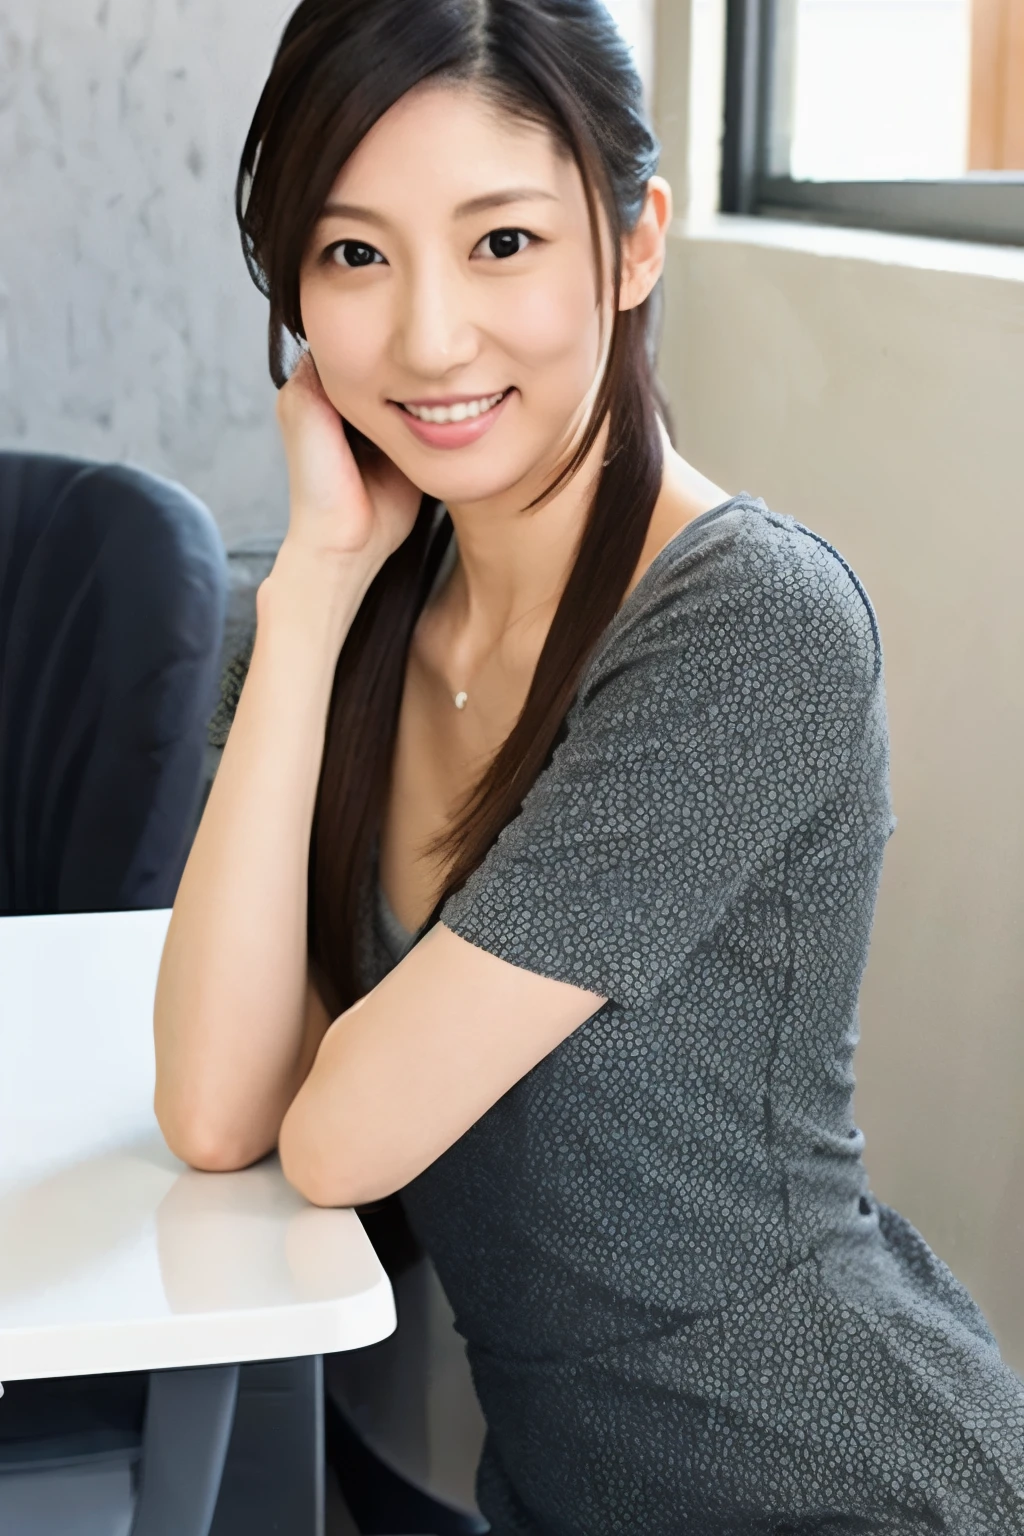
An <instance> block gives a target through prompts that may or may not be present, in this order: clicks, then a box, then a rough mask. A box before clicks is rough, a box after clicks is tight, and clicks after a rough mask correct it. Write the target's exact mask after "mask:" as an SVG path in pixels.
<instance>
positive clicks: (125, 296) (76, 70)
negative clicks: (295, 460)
mask: <svg viewBox="0 0 1024 1536" xmlns="http://www.w3.org/2000/svg"><path fill="white" fill-rule="evenodd" d="M291 8H292V7H291V4H290V3H289V0H0V446H3V447H29V448H37V449H42V450H48V451H53V452H62V453H81V454H84V455H87V456H90V457H99V458H111V459H130V460H132V461H134V462H136V463H138V464H142V465H144V466H146V467H147V468H150V469H154V470H156V471H158V472H160V473H163V474H168V475H171V476H172V477H174V478H177V479H180V480H182V481H183V482H184V483H185V484H186V485H188V486H189V487H190V489H192V490H194V491H195V492H196V493H197V494H198V495H199V496H201V497H202V498H203V499H204V500H205V501H206V502H207V503H208V504H209V506H210V508H211V510H212V511H213V513H214V515H215V516H216V518H217V520H218V522H219V523H220V526H221V529H222V531H223V532H224V534H225V537H226V538H227V539H228V540H229V541H230V540H231V539H233V538H235V537H237V536H239V535H242V534H247V533H256V532H261V531H266V530H270V529H273V528H276V527H281V526H283V524H284V521H285V519H286V517H287V502H286V496H285V477H284V470H283V461H282V457H281V454H280V450H279V447H278V440H277V431H276V426H275V423H274V419H273V398H274V391H273V387H272V385H271V384H270V381H269V378H268V376H267V371H266V362H265V337H266V320H265V317H266V305H265V302H264V300H263V299H262V298H261V297H260V295H259V294H258V293H257V292H256V290H255V289H254V288H253V287H252V285H251V283H250V281H249V278H248V275H247V273H246V271H245V267H244V264H243V261H242V255H241V249H240V246H239V243H238V236H237V234H236V230H235V223H234V216H233V213H232V206H231V204H232V191H233V184H234V176H235V170H236V166H237V160H238V155H239V152H240V150H241V145H242V141H243V138H244V136H245V131H246V129H247V127H248V123H249V119H250V116H251V113H252V110H253V107H254V106H255V103H256V99H257V96H258V94H259V90H260V87H261V84H262V80H263V78H264V76H265V73H266V70H267V68H268V66H269V63H270V60H271V57H272V54H273V50H274V47H275V45H276V42H277V38H278V36H279V34H280V31H281V28H282V26H283V24H284V20H285V19H286V17H287V15H288V13H289V11H290V10H291Z"/></svg>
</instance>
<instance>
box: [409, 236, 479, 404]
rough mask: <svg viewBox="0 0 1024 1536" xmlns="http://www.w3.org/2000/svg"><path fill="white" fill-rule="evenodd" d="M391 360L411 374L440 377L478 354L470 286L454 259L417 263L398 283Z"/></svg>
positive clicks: (425, 377)
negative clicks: (398, 295)
mask: <svg viewBox="0 0 1024 1536" xmlns="http://www.w3.org/2000/svg"><path fill="white" fill-rule="evenodd" d="M394 344H395V351H396V354H397V355H396V361H397V362H398V364H399V365H400V367H401V368H402V369H403V370H404V371H405V372H406V373H407V374H408V375H409V376H410V377H417V378H422V379H442V378H444V377H445V376H446V375H448V374H450V373H452V372H454V371H456V370H458V369H460V368H464V367H465V366H466V365H467V364H469V363H471V362H472V361H473V359H474V358H475V357H476V354H477V347H478V335H477V327H476V323H475V320H474V317H473V315H472V313H471V306H470V294H469V284H468V283H467V282H466V280H465V279H464V278H463V276H462V274H461V273H460V272H459V270H458V269H457V266H456V264H455V263H453V262H451V261H450V260H444V259H443V258H437V259H434V260H427V261H423V262H421V263H420V264H419V265H418V266H417V268H416V270H415V271H413V272H411V273H410V274H409V275H408V277H407V280H406V282H405V283H404V284H403V292H402V296H401V299H400V302H399V312H398V315H397V317H396V324H395V337H394Z"/></svg>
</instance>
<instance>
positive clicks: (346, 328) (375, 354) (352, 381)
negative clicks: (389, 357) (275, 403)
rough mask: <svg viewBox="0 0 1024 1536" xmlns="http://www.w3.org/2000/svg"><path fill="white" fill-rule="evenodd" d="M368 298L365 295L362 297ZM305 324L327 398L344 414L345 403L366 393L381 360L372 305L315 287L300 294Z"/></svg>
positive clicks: (376, 322)
mask: <svg viewBox="0 0 1024 1536" xmlns="http://www.w3.org/2000/svg"><path fill="white" fill-rule="evenodd" d="M363 297H365V296H363ZM301 305H302V325H303V329H304V331H305V333H306V340H307V341H308V342H309V349H310V351H311V352H312V354H313V359H314V361H315V363H316V367H317V372H318V373H319V375H320V380H321V383H322V384H323V386H324V389H325V391H326V393H327V396H328V399H329V400H330V401H331V403H332V404H333V405H334V406H335V407H336V408H337V409H338V410H341V411H342V414H343V415H347V414H348V412H347V411H345V410H344V409H343V402H344V403H345V404H348V402H349V400H350V399H351V398H352V397H353V396H354V395H359V394H365V390H366V386H367V384H368V383H369V382H370V381H371V380H372V379H373V378H374V376H375V374H376V372H377V369H378V366H379V360H380V356H379V354H380V337H381V327H380V322H379V320H375V318H374V315H373V308H374V306H373V305H372V304H367V303H365V302H362V303H358V304H346V303H345V302H344V300H343V299H339V297H338V296H337V294H334V293H331V292H330V291H329V290H326V291H325V290H324V289H322V288H319V287H318V286H317V285H315V284H314V285H312V287H311V288H308V289H307V288H304V289H303V290H302V295H301Z"/></svg>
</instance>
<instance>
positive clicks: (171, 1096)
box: [154, 359, 420, 1169]
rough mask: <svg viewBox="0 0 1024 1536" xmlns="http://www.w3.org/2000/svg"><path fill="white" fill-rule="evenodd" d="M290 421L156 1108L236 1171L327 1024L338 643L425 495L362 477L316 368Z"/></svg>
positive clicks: (192, 888) (192, 883) (210, 807)
mask: <svg viewBox="0 0 1024 1536" xmlns="http://www.w3.org/2000/svg"><path fill="white" fill-rule="evenodd" d="M278 416H279V420H280V422H281V427H282V432H283V435H284V439H285V447H286V450H287V452H288V459H289V470H290V477H291V493H292V495H291V500H292V506H291V519H290V523H289V529H288V534H287V536H286V538H285V540H284V543H283V544H282V546H281V551H280V553H279V555H278V558H277V562H276V563H275V566H274V569H273V571H272V572H271V574H270V576H269V577H268V578H267V580H266V581H265V582H264V583H263V585H262V586H261V588H260V590H259V593H258V596H257V632H256V643H255V647H254V650H253V656H252V662H251V664H250V667H249V673H248V676H247V678H246V682H245V686H244V688H243V690H242V696H241V698H240V700H239V704H238V709H237V711H236V714H235V719H234V723H233V725H232V728H231V732H230V735H229V737H228V741H227V744H226V746H225V748H224V755H223V758H222V761H221V764H220V768H219V770H218V773H217V777H216V779H215V781H214V784H213V787H212V789H211V792H210V797H209V800H208V801H207V805H206V808H205V810H204V813H203V819H202V822H201V824H200V827H199V830H198V833H197V835H196V838H195V842H194V844H193V847H192V850H191V853H190V855H189V859H188V863H187V865H186V868H185V872H184V875H183V877H182V881H181V885H180V887H179V890H178V895H177V898H176V900H175V903H174V912H173V914H172V917H171V924H170V928H169V931H168V935H167V943H166V945H165V948H164V954H163V959H162V962H161V966H160V975H159V979H158V983H157V993H156V1005H155V1011H154V1029H155V1038H156V1060H157V1081H156V1096H155V1106H156V1113H157V1118H158V1120H159V1122H160V1126H161V1129H162V1130H163V1132H164V1135H165V1137H166V1139H167V1142H168V1144H169V1146H170V1147H171V1149H172V1150H173V1151H174V1152H176V1153H177V1154H178V1155H179V1156H180V1157H183V1158H184V1159H185V1160H186V1161H188V1162H190V1163H193V1164H194V1165H195V1166H197V1167H201V1168H210V1169H214V1168H217V1169H226V1168H238V1167H242V1166H244V1165H245V1164H247V1163H250V1162H253V1161H255V1160H256V1159H257V1158H259V1157H262V1156H263V1155H264V1154H265V1153H266V1152H268V1151H270V1150H271V1148H272V1147H273V1146H274V1145H275V1144H276V1141H277V1137H278V1132H279V1130H280V1127H281V1121H282V1118H283V1116H284V1113H285V1110H286V1109H287V1107H288V1105H289V1103H290V1102H291V1100H292V1099H293V1098H294V1097H295V1094H296V1093H297V1091H298V1089H299V1087H300V1086H301V1084H302V1082H303V1080H304V1078H305V1076H306V1074H307V1072H308V1071H309V1069H310V1066H311V1064H312V1062H313V1059H314V1057H315V1055H316V1051H317V1048H318V1046H319V1044H320V1041H321V1040H322V1038H323V1035H324V1032H325V1030H326V1028H327V1025H328V1023H329V1019H328V1015H327V1013H326V1011H325V1009H324V1007H323V1004H322V1003H321V1002H320V1000H319V998H318V997H317V996H316V993H315V991H314V989H313V988H312V987H311V985H310V984H309V981H308V978H307V951H306V879H307V867H308V859H309V840H310V832H311V829H312V820H313V810H314V804H315V799H316V789H317V783H318V780H319V774H320V765H321V760H322V757H323V746H324V728H325V724H326V718H327V709H328V704H329V700H330V692H331V685H332V680H333V676H334V670H335V666H336V663H337V658H338V654H339V651H340V649H341V646H342V645H343V643H344V640H345V636H346V635H347V633H348V629H349V626H350V625H351V622H352V620H353V618H354V617H355V614H356V612H357V611H358V609H359V605H360V603H361V602H362V599H363V596H364V594H365V592H366V590H367V588H368V587H369V585H370V583H371V581H372V580H373V578H374V576H375V575H376V573H377V571H378V570H379V569H380V566H381V565H382V564H383V562H384V560H385V559H386V558H387V556H388V554H390V553H391V550H392V549H394V548H396V547H397V545H398V544H399V543H401V541H402V539H403V538H404V537H405V536H406V535H407V534H408V531H409V529H410V528H411V526H412V522H413V520H414V518H415V513H416V510H417V508H418V505H419V499H420V497H419V492H418V491H417V490H416V489H415V487H412V486H411V485H410V484H409V482H408V481H406V480H405V479H404V477H401V476H399V474H398V471H397V470H395V469H394V466H392V465H389V464H388V463H387V461H384V465H383V466H382V468H381V469H380V470H379V471H378V472H377V474H376V476H375V479H374V480H373V481H370V480H368V479H365V478H364V477H362V476H361V475H360V473H359V470H358V469H357V467H356V465H355V462H354V460H353V459H352V456H351V453H350V452H349V450H348V445H347V443H346V442H345V437H344V433H343V431H342V426H341V421H340V418H339V417H338V415H337V413H336V412H335V411H334V410H333V407H332V406H331V405H330V402H329V401H327V399H326V397H325V396H324V394H323V391H322V390H321V388H320V385H319V380H318V379H317V378H316V374H315V370H313V368H312V366H311V364H310V363H309V360H308V359H307V362H306V363H305V364H304V365H303V366H302V368H301V369H300V370H299V371H298V372H297V374H296V377H295V378H294V379H293V380H292V381H290V382H289V384H287V385H286V386H285V389H284V390H282V392H281V396H280V403H279V409H278Z"/></svg>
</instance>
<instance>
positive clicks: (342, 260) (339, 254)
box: [324, 240, 384, 267]
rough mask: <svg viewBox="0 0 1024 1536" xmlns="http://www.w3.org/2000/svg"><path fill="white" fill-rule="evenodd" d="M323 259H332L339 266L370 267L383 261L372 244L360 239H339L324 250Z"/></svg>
mask: <svg viewBox="0 0 1024 1536" xmlns="http://www.w3.org/2000/svg"><path fill="white" fill-rule="evenodd" d="M324 260H325V261H333V262H334V263H335V264H336V265H337V266H339V267H372V266H375V265H376V264H377V263H378V262H383V260H384V257H383V256H382V255H381V253H380V251H378V250H375V249H374V247H373V246H372V245H364V243H363V242H362V240H339V241H338V243H337V244H336V245H332V246H329V247H328V249H327V250H326V251H325V252H324Z"/></svg>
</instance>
